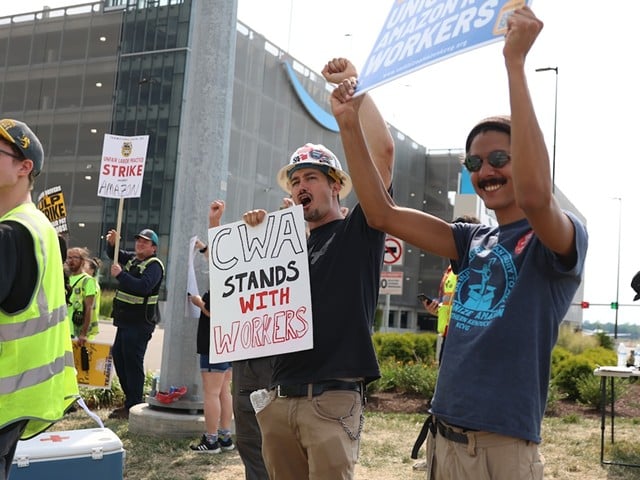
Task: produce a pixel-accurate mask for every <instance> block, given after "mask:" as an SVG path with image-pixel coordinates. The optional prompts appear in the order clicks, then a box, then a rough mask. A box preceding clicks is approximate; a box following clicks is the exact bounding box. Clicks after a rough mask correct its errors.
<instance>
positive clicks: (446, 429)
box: [436, 419, 469, 445]
mask: <svg viewBox="0 0 640 480" xmlns="http://www.w3.org/2000/svg"><path fill="white" fill-rule="evenodd" d="M436 427H437V428H438V433H439V434H440V435H442V436H443V437H444V438H446V439H447V440H451V441H452V442H456V443H462V444H463V445H467V444H468V443H469V438H468V437H467V434H466V433H462V432H456V431H455V430H454V429H452V428H451V427H450V426H448V425H445V424H444V423H442V422H441V421H440V420H438V419H436Z"/></svg>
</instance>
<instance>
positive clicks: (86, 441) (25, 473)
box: [9, 428, 125, 480]
mask: <svg viewBox="0 0 640 480" xmlns="http://www.w3.org/2000/svg"><path fill="white" fill-rule="evenodd" d="M124 458H125V451H124V449H123V448H122V441H121V440H120V439H119V438H118V436H117V435H116V434H115V433H113V432H112V431H111V430H110V429H108V428H92V429H85V430H67V431H59V432H52V431H47V432H44V433H41V434H40V435H37V436H35V437H33V438H32V439H30V440H25V441H21V442H18V446H17V448H16V454H15V456H14V459H13V465H12V468H11V473H10V475H9V478H10V479H11V480H39V479H47V480H87V479H90V480H122V478H123V471H124Z"/></svg>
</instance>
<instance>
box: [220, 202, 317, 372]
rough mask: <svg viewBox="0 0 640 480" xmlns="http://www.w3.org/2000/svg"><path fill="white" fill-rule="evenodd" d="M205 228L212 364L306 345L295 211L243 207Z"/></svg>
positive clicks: (305, 294) (305, 275) (309, 341)
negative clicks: (238, 217) (229, 219)
mask: <svg viewBox="0 0 640 480" xmlns="http://www.w3.org/2000/svg"><path fill="white" fill-rule="evenodd" d="M243 219H244V222H235V223H231V224H226V225H223V226H220V227H217V228H212V229H210V230H209V248H210V254H209V275H210V278H209V283H210V291H211V307H212V308H211V338H210V340H211V341H210V348H211V350H210V352H209V356H210V357H211V358H215V359H216V361H217V362H226V361H235V360H243V359H247V358H254V357H264V356H270V355H276V354H280V353H288V352H294V351H299V350H308V349H310V348H313V336H312V332H313V330H312V315H311V289H310V285H309V262H308V259H307V243H306V235H305V223H304V218H303V214H302V207H301V206H297V207H293V208H287V209H284V210H278V211H276V212H272V213H267V212H266V211H265V210H261V209H258V210H251V211H249V212H247V213H245V214H244V215H243Z"/></svg>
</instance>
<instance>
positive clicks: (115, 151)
mask: <svg viewBox="0 0 640 480" xmlns="http://www.w3.org/2000/svg"><path fill="white" fill-rule="evenodd" d="M148 143H149V135H140V136H137V137H122V136H119V135H110V134H105V136H104V143H103V145H102V163H101V164H100V178H99V180H98V196H99V197H106V198H120V199H122V198H138V197H140V192H141V190H142V177H143V176H144V164H145V161H146V158H147V145H148Z"/></svg>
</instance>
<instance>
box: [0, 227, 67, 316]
mask: <svg viewBox="0 0 640 480" xmlns="http://www.w3.org/2000/svg"><path fill="white" fill-rule="evenodd" d="M0 266H1V267H0V307H2V309H3V310H4V311H6V312H8V313H14V312H17V311H19V310H22V309H23V308H25V307H26V306H27V305H28V304H29V301H30V299H31V296H32V295H33V290H34V289H35V287H36V282H37V278H38V263H37V261H36V255H35V248H34V245H33V238H32V237H31V233H30V232H29V230H28V229H27V228H26V227H25V226H24V225H22V224H20V223H18V222H14V221H10V220H9V221H5V222H1V223H0ZM61 280H62V279H61Z"/></svg>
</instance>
